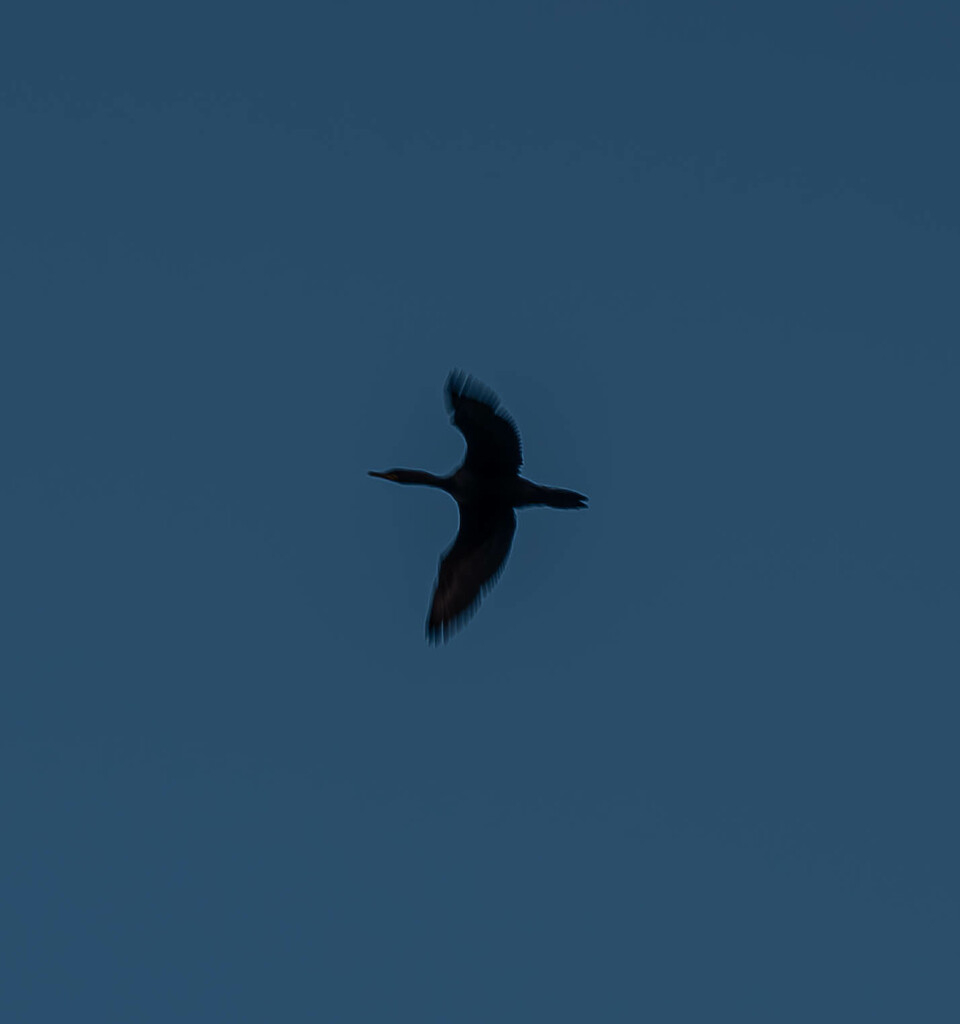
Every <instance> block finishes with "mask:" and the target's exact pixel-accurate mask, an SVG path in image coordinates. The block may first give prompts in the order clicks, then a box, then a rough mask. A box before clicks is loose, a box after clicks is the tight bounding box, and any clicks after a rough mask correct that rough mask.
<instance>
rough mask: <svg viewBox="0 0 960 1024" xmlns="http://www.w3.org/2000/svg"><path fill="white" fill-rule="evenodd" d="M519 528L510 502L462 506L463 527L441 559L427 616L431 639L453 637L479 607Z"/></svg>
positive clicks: (461, 522) (461, 525)
mask: <svg viewBox="0 0 960 1024" xmlns="http://www.w3.org/2000/svg"><path fill="white" fill-rule="evenodd" d="M516 528H517V517H516V516H515V515H514V512H513V509H512V508H510V507H509V506H501V507H496V508H493V509H490V508H487V509H485V510H478V509H472V508H469V507H468V508H466V509H464V508H461V509H460V530H459V532H458V533H457V538H456V540H455V541H454V542H453V545H452V546H451V547H450V549H449V550H448V551H446V552H445V553H444V556H443V560H442V561H441V562H440V574H439V576H438V577H437V585H436V587H435V588H434V591H433V601H432V603H431V605H430V615H429V616H428V618H427V639H428V640H429V641H430V642H431V643H439V642H440V641H441V640H449V639H450V637H451V636H452V635H453V634H454V633H455V632H456V631H457V630H458V629H459V628H460V627H461V626H462V625H463V624H464V623H465V622H466V621H467V619H469V618H470V616H471V615H472V614H473V613H474V612H475V611H476V610H477V607H478V606H479V604H480V599H481V598H482V597H483V595H484V594H485V593H486V592H487V591H488V590H489V589H490V588H491V587H492V586H493V585H494V583H496V582H497V580H498V579H499V577H500V573H501V572H502V571H503V564H504V562H505V561H506V560H507V555H508V554H509V553H510V545H511V544H512V543H513V534H514V531H515V530H516Z"/></svg>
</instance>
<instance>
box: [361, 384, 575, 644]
mask: <svg viewBox="0 0 960 1024" xmlns="http://www.w3.org/2000/svg"><path fill="white" fill-rule="evenodd" d="M446 397H447V404H448V407H449V409H450V411H451V412H452V413H453V422H454V425H455V426H456V427H457V429H458V430H460V432H461V433H462V434H463V436H464V437H465V438H466V441H467V454H466V457H465V458H464V460H463V465H461V466H460V468H459V469H458V470H457V471H456V472H454V473H452V474H450V476H445V477H443V476H434V474H432V473H426V472H424V471H423V470H419V469H391V470H388V471H387V472H385V473H375V472H372V471H371V473H370V476H376V477H381V478H383V479H384V480H393V481H394V482H395V483H401V484H422V485H424V486H427V487H436V488H439V489H440V490H443V491H446V492H447V494H449V495H450V496H451V497H452V498H453V499H454V501H456V503H457V505H458V507H459V509H460V529H459V531H458V532H457V536H456V539H455V540H454V542H453V544H452V546H451V547H450V548H449V549H448V550H447V551H446V552H444V555H443V557H442V559H441V561H440V572H439V575H438V577H437V584H436V587H435V588H434V592H433V601H432V602H431V606H430V614H429V617H428V618H427V639H428V640H430V641H431V642H434V643H436V642H439V641H440V640H447V639H449V637H450V635H451V634H452V633H453V632H454V631H455V630H456V629H457V628H458V627H459V626H460V625H462V623H463V622H464V621H465V620H466V619H467V618H468V617H469V616H470V614H471V613H472V612H473V611H474V610H475V609H476V607H477V605H478V604H479V601H480V598H481V597H482V595H483V594H484V592H485V591H486V590H488V589H489V588H490V587H491V586H493V584H494V583H495V582H496V581H497V578H498V577H499V575H500V573H501V571H502V570H503V565H504V562H505V561H506V559H507V555H508V554H509V553H510V545H511V544H512V543H513V534H514V531H515V530H516V527H517V518H516V515H515V514H514V509H516V508H524V507H526V506H530V505H547V506H550V507H551V508H586V501H587V499H586V498H585V497H584V496H583V495H582V494H578V493H577V492H576V491H568V490H564V489H563V488H559V487H543V486H542V485H540V484H535V483H533V481H532V480H527V479H525V478H524V477H522V476H520V466H521V465H522V462H523V458H522V452H521V447H520V435H519V434H518V432H517V428H516V425H515V424H514V422H513V420H511V419H510V417H509V416H507V415H506V413H504V412H503V411H502V410H500V403H499V401H498V399H497V397H496V395H495V394H494V393H493V392H492V391H490V390H489V389H488V388H486V387H484V385H482V384H480V383H479V381H476V380H474V379H473V378H472V377H468V376H466V375H465V374H461V373H456V372H454V373H451V374H450V376H449V377H448V378H447V386H446Z"/></svg>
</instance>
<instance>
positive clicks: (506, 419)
mask: <svg viewBox="0 0 960 1024" xmlns="http://www.w3.org/2000/svg"><path fill="white" fill-rule="evenodd" d="M446 394H447V407H448V408H449V410H450V412H451V413H453V424H454V426H455V427H456V428H457V430H459V431H460V433H461V434H463V436H464V438H465V439H466V442H467V456H466V459H465V460H464V466H465V467H466V468H467V469H469V470H470V471H471V472H473V473H476V474H477V475H480V476H503V475H512V474H515V473H517V472H519V470H520V466H521V465H522V464H523V451H522V448H521V445H520V434H519V432H518V431H517V425H516V424H515V423H514V422H513V420H512V419H511V418H510V416H509V415H507V413H506V412H505V411H504V410H503V409H501V407H500V400H499V399H498V398H497V396H496V395H495V394H494V393H493V392H492V391H491V390H490V389H489V388H488V387H486V386H485V385H483V384H481V383H480V382H479V381H478V380H476V379H475V378H474V377H470V376H468V375H467V374H465V373H461V372H459V371H457V370H454V371H453V372H452V373H451V374H450V376H449V377H448V378H447V389H446Z"/></svg>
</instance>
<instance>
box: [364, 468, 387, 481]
mask: <svg viewBox="0 0 960 1024" xmlns="http://www.w3.org/2000/svg"><path fill="white" fill-rule="evenodd" d="M367 476H378V477H380V479H381V480H387V479H389V477H388V476H387V474H386V473H375V472H374V471H373V470H372V469H370V470H367Z"/></svg>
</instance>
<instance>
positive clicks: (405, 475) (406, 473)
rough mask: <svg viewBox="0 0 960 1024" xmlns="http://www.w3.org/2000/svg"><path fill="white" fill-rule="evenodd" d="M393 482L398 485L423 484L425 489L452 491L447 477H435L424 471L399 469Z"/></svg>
mask: <svg viewBox="0 0 960 1024" xmlns="http://www.w3.org/2000/svg"><path fill="white" fill-rule="evenodd" d="M393 482H394V483H397V484H422V485H423V486H424V487H439V488H440V490H442V491H448V490H449V489H450V484H449V481H448V480H447V478H446V477H445V476H435V475H434V474H433V473H427V472H426V471H425V470H422V469H397V470H394V472H393Z"/></svg>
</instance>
